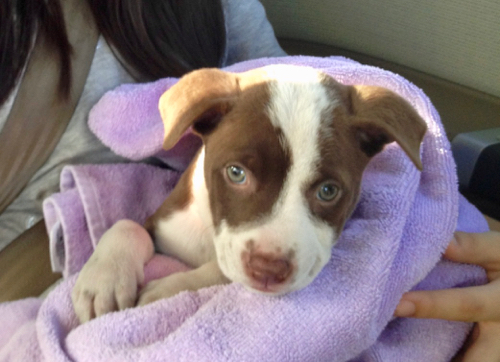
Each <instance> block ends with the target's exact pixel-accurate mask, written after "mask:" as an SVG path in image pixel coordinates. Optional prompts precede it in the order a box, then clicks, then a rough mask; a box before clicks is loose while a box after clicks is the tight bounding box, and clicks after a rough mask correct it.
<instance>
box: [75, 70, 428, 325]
mask: <svg viewBox="0 0 500 362" xmlns="http://www.w3.org/2000/svg"><path fill="white" fill-rule="evenodd" d="M160 112H161V115H162V119H163V122H164V125H165V140H164V148H165V149H169V148H172V147H173V146H174V145H175V144H176V142H177V141H178V140H179V139H180V137H181V136H182V135H183V134H184V133H185V132H186V131H187V130H188V129H192V131H193V132H195V133H196V134H198V135H199V136H200V137H201V138H202V140H203V146H202V148H201V150H200V151H199V153H198V154H197V156H196V157H195V158H194V160H193V161H192V163H191V164H190V166H189V168H188V169H187V170H186V171H185V172H184V174H183V175H182V177H181V179H180V181H179V183H178V185H177V186H176V187H175V189H174V190H173V191H172V193H171V195H170V196H169V197H168V198H167V200H165V202H164V203H163V205H162V206H161V207H160V208H159V209H158V210H157V212H156V213H155V214H154V215H152V216H151V217H150V218H149V219H148V220H147V222H146V224H145V225H144V227H145V229H146V230H147V231H148V232H149V235H151V236H152V238H153V239H154V243H155V245H156V248H157V250H159V251H160V252H163V253H166V254H169V255H172V256H175V257H177V258H179V259H180V260H183V261H184V262H186V263H188V264H190V265H191V266H193V268H194V269H193V270H192V271H190V272H187V273H177V274H174V275H171V276H169V277H166V278H164V279H160V280H158V281H154V282H151V283H149V284H148V285H147V286H146V287H145V288H144V289H143V290H142V292H141V294H140V298H139V304H145V303H149V302H151V301H153V300H156V299H159V298H163V297H168V296H171V295H173V294H176V293H178V292H179V291H182V290H186V289H192V290H196V289H199V288H201V287H205V286H210V285H214V284H219V283H224V282H228V281H235V282H239V283H241V284H243V285H245V286H246V287H248V288H249V289H252V290H256V291H260V292H262V293H267V294H283V293H287V292H291V291H294V290H298V289H301V288H303V287H305V286H306V285H308V284H309V283H310V282H311V281H312V280H313V279H314V278H315V277H316V275H317V274H318V273H319V272H320V271H321V269H322V268H323V266H324V265H325V264H326V263H327V262H328V260H329V258H330V252H331V248H332V246H333V245H334V244H335V242H336V240H337V239H338V237H339V234H340V232H341V230H342V228H343V226H344V223H345V221H346V219H347V218H348V217H349V216H350V214H351V212H352V211H353V209H354V207H355V205H356V202H357V198H358V195H359V188H360V184H361V178H362V174H363V170H364V169H365V167H366V165H367V163H368V162H369V160H370V159H371V157H373V156H374V155H375V154H376V153H378V152H379V151H381V150H382V148H383V146H384V145H385V144H387V143H389V142H393V141H396V142H397V143H398V144H399V145H400V146H401V148H402V149H403V150H404V151H405V152H406V153H407V155H408V156H409V158H410V159H411V160H412V161H413V162H414V164H415V165H416V167H418V168H419V169H421V168H422V165H421V161H420V157H419V148H420V143H421V141H422V139H423V136H424V134H425V131H426V126H425V123H424V121H423V120H422V119H421V118H420V117H419V115H418V114H417V113H416V112H415V110H414V109H413V108H412V107H411V106H410V105H409V104H408V103H407V102H406V101H404V100H403V99H402V98H401V97H399V96H397V95H395V94H394V93H392V92H390V91H388V90H386V89H382V88H378V87H370V86H345V85H342V84H340V83H338V82H336V81H335V80H334V79H332V78H331V77H329V76H327V75H326V74H323V73H321V72H318V71H316V70H314V69H311V68H307V67H296V66H289V65H276V66H268V67H264V68H260V69H256V70H252V71H248V72H246V73H241V74H232V73H226V72H223V71H220V70H217V69H202V70H199V71H195V72H192V73H190V74H188V75H186V76H185V77H183V78H182V79H181V80H180V81H179V82H178V83H177V84H176V85H175V86H173V87H172V88H171V89H170V90H168V91H167V92H166V93H165V94H164V95H163V96H162V98H161V100H160ZM130 235H133V237H131V236H130ZM123 238H125V239H130V240H131V241H130V242H128V243H127V244H125V243H124V242H123V240H122V239H123ZM153 239H151V238H149V236H148V234H146V233H145V232H144V229H143V228H142V226H139V225H137V224H135V223H133V222H131V221H121V222H118V223H117V224H116V225H115V226H113V228H112V229H110V231H108V233H106V234H105V236H104V237H103V239H102V240H101V241H100V243H99V244H98V247H97V248H96V250H95V252H94V255H93V256H92V258H91V259H90V260H89V262H88V263H87V265H86V266H85V267H84V269H83V270H82V273H81V275H80V277H79V279H78V281H77V284H76V286H75V290H74V292H73V301H74V304H75V308H76V310H77V314H78V315H79V317H80V318H81V319H82V320H87V319H89V318H92V317H93V316H95V315H100V314H103V313H105V312H107V311H109V310H113V309H116V308H120V309H121V308H124V307H127V306H131V305H133V301H135V297H136V293H137V289H136V287H135V288H134V287H132V286H130V287H128V288H125V287H123V288H122V287H120V288H117V287H116V285H130V284H131V282H130V281H127V282H126V281H124V278H132V284H134V283H135V286H137V284H138V283H140V282H141V278H142V274H141V269H142V266H143V263H144V262H146V261H147V260H148V259H149V258H150V257H151V255H152V250H153V247H152V245H153ZM139 240H140V241H139ZM104 244H107V245H108V246H107V247H106V245H104ZM118 244H120V245H119V246H117V245H118ZM110 245H113V247H111V246H110ZM124 248H128V250H129V252H124V251H123V249H124ZM101 250H102V251H101ZM105 251H107V252H109V253H112V254H115V255H116V254H120V257H121V262H120V264H121V267H119V268H120V269H121V270H123V269H129V270H133V271H134V272H133V273H131V272H128V273H126V275H125V276H124V277H120V276H117V272H116V270H115V269H117V268H118V266H117V265H116V264H117V262H110V257H109V256H106V254H105ZM115 260H116V258H115ZM103 273H104V274H106V275H107V276H106V277H105V278H103V277H102V276H101V277H99V278H100V279H101V281H99V283H98V284H99V285H98V286H96V282H95V280H92V282H91V279H92V278H97V277H98V275H101V274H103ZM131 274H134V275H135V277H134V276H131ZM113 284H114V285H113ZM101 300H104V301H105V302H100V301H101Z"/></svg>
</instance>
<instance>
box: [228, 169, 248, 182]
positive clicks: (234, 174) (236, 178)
mask: <svg viewBox="0 0 500 362" xmlns="http://www.w3.org/2000/svg"><path fill="white" fill-rule="evenodd" d="M226 172H227V177H228V178H229V180H231V182H234V183H235V184H243V183H245V181H246V180H247V175H246V173H245V170H244V169H243V168H241V167H239V166H234V165H231V166H228V167H227V168H226Z"/></svg>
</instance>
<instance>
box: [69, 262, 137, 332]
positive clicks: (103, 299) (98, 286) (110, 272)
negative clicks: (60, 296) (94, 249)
mask: <svg viewBox="0 0 500 362" xmlns="http://www.w3.org/2000/svg"><path fill="white" fill-rule="evenodd" d="M143 280H144V272H143V267H142V265H140V264H139V265H138V263H137V262H136V261H135V260H134V257H133V256H127V255H116V256H115V257H114V258H110V257H107V256H104V257H102V258H100V257H99V255H98V253H94V254H93V255H92V257H91V258H90V259H89V261H88V262H87V263H86V264H85V266H84V267H83V269H82V271H81V272H80V275H79V276H78V278H77V281H76V284H75V287H74V288H73V291H72V293H71V299H72V301H73V306H74V308H75V313H76V315H77V316H78V319H79V320H80V322H81V323H84V322H87V321H89V320H90V319H92V318H95V317H99V316H101V315H103V314H106V313H109V312H112V311H116V310H123V309H126V308H130V307H133V306H134V304H135V301H136V299H137V289H138V285H139V284H140V283H142V282H143Z"/></svg>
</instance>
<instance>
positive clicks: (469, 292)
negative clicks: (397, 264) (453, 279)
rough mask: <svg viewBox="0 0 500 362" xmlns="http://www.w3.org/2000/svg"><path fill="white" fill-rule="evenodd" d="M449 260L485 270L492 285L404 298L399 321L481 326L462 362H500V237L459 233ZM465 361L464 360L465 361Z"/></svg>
mask: <svg viewBox="0 0 500 362" xmlns="http://www.w3.org/2000/svg"><path fill="white" fill-rule="evenodd" d="M444 256H445V257H446V258H447V259H449V260H452V261H456V262H459V263H468V264H476V265H479V266H482V267H483V268H484V269H485V270H486V273H487V276H488V280H489V283H488V284H486V285H482V286H475V287H468V288H454V289H445V290H435V291H413V292H408V293H406V294H404V295H403V297H402V299H401V301H400V302H399V304H398V306H397V308H396V311H395V313H394V315H395V316H397V317H412V318H437V319H446V320H454V321H466V322H477V324H476V325H475V327H474V331H473V332H472V333H471V335H470V338H469V341H468V342H467V344H466V348H465V349H464V351H463V354H462V355H461V356H460V359H459V360H460V361H464V362H476V361H477V362H479V361H481V362H499V361H500V233H499V232H494V231H490V232H486V233H480V234H479V233H478V234H470V233H462V232H457V233H455V238H454V240H452V241H451V243H450V244H449V245H448V248H447V249H446V252H445V255H444ZM462 358H463V359H462Z"/></svg>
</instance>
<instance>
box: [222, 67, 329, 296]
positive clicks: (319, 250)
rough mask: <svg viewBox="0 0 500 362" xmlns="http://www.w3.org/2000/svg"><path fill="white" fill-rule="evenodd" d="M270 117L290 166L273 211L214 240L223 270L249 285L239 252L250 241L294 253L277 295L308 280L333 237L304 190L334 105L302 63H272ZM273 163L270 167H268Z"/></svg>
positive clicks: (317, 77)
mask: <svg viewBox="0 0 500 362" xmlns="http://www.w3.org/2000/svg"><path fill="white" fill-rule="evenodd" d="M265 69H266V70H267V74H268V76H269V78H270V82H269V83H270V85H269V86H270V100H269V101H270V103H269V107H268V114H269V118H270V120H271V122H272V124H273V126H274V127H275V128H278V129H280V130H281V131H282V134H283V139H282V143H283V147H284V148H285V149H286V150H287V151H288V152H289V153H290V159H291V165H290V169H289V172H288V174H287V176H286V179H285V180H284V184H283V188H282V189H281V193H280V195H279V197H278V200H277V202H276V204H275V205H274V207H273V210H272V212H271V215H268V216H266V217H263V218H262V219H261V220H259V221H258V222H254V223H252V224H251V225H250V224H248V225H242V226H239V227H237V228H231V227H229V226H228V225H227V224H226V223H224V222H223V223H222V224H221V227H220V229H219V230H220V232H219V234H218V235H217V236H216V238H215V245H216V249H217V255H218V257H219V264H220V266H221V269H222V271H223V272H224V273H225V274H226V276H228V277H229V278H231V279H232V280H234V281H239V282H242V283H243V284H248V280H249V279H248V277H247V276H246V275H245V272H244V269H243V266H242V262H241V258H240V255H241V253H242V252H243V251H244V250H245V248H246V245H247V243H248V241H249V240H252V241H253V243H254V245H255V248H256V249H257V250H259V251H262V252H264V253H265V252H269V253H273V252H276V251H277V250H281V252H282V253H283V254H284V255H287V253H289V252H293V255H294V261H295V265H294V266H295V267H296V268H295V270H294V275H293V277H292V278H291V280H290V283H288V284H287V285H284V286H283V290H282V291H280V293H284V292H289V291H292V290H297V289H300V288H302V287H304V286H306V285H307V284H309V283H310V282H311V281H312V280H313V279H314V277H315V276H316V275H317V274H318V273H319V271H320V270H321V269H322V267H323V266H324V265H325V264H326V262H327V261H328V260H329V258H330V253H331V247H332V244H333V242H334V240H335V239H336V238H337V233H336V230H334V229H333V228H332V227H331V226H330V225H328V224H327V223H326V222H324V221H322V220H320V219H319V218H316V217H315V216H314V215H312V213H311V211H310V209H309V204H308V202H307V200H306V197H305V194H304V193H305V191H306V190H307V188H308V187H309V186H310V185H311V183H312V182H313V181H315V179H316V178H317V177H318V171H317V167H318V164H319V162H320V149H319V145H318V140H319V134H320V132H322V131H323V130H324V127H323V125H322V115H324V114H325V112H329V113H330V114H331V110H332V109H333V107H335V104H334V103H333V102H332V99H331V97H329V96H328V93H327V90H326V88H325V87H324V86H323V85H322V83H321V75H320V74H319V73H318V72H317V71H315V70H313V69H311V68H304V67H293V66H289V67H288V66H287V67H284V66H282V65H280V66H270V67H266V68H265ZM269 167H273V165H269Z"/></svg>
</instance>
